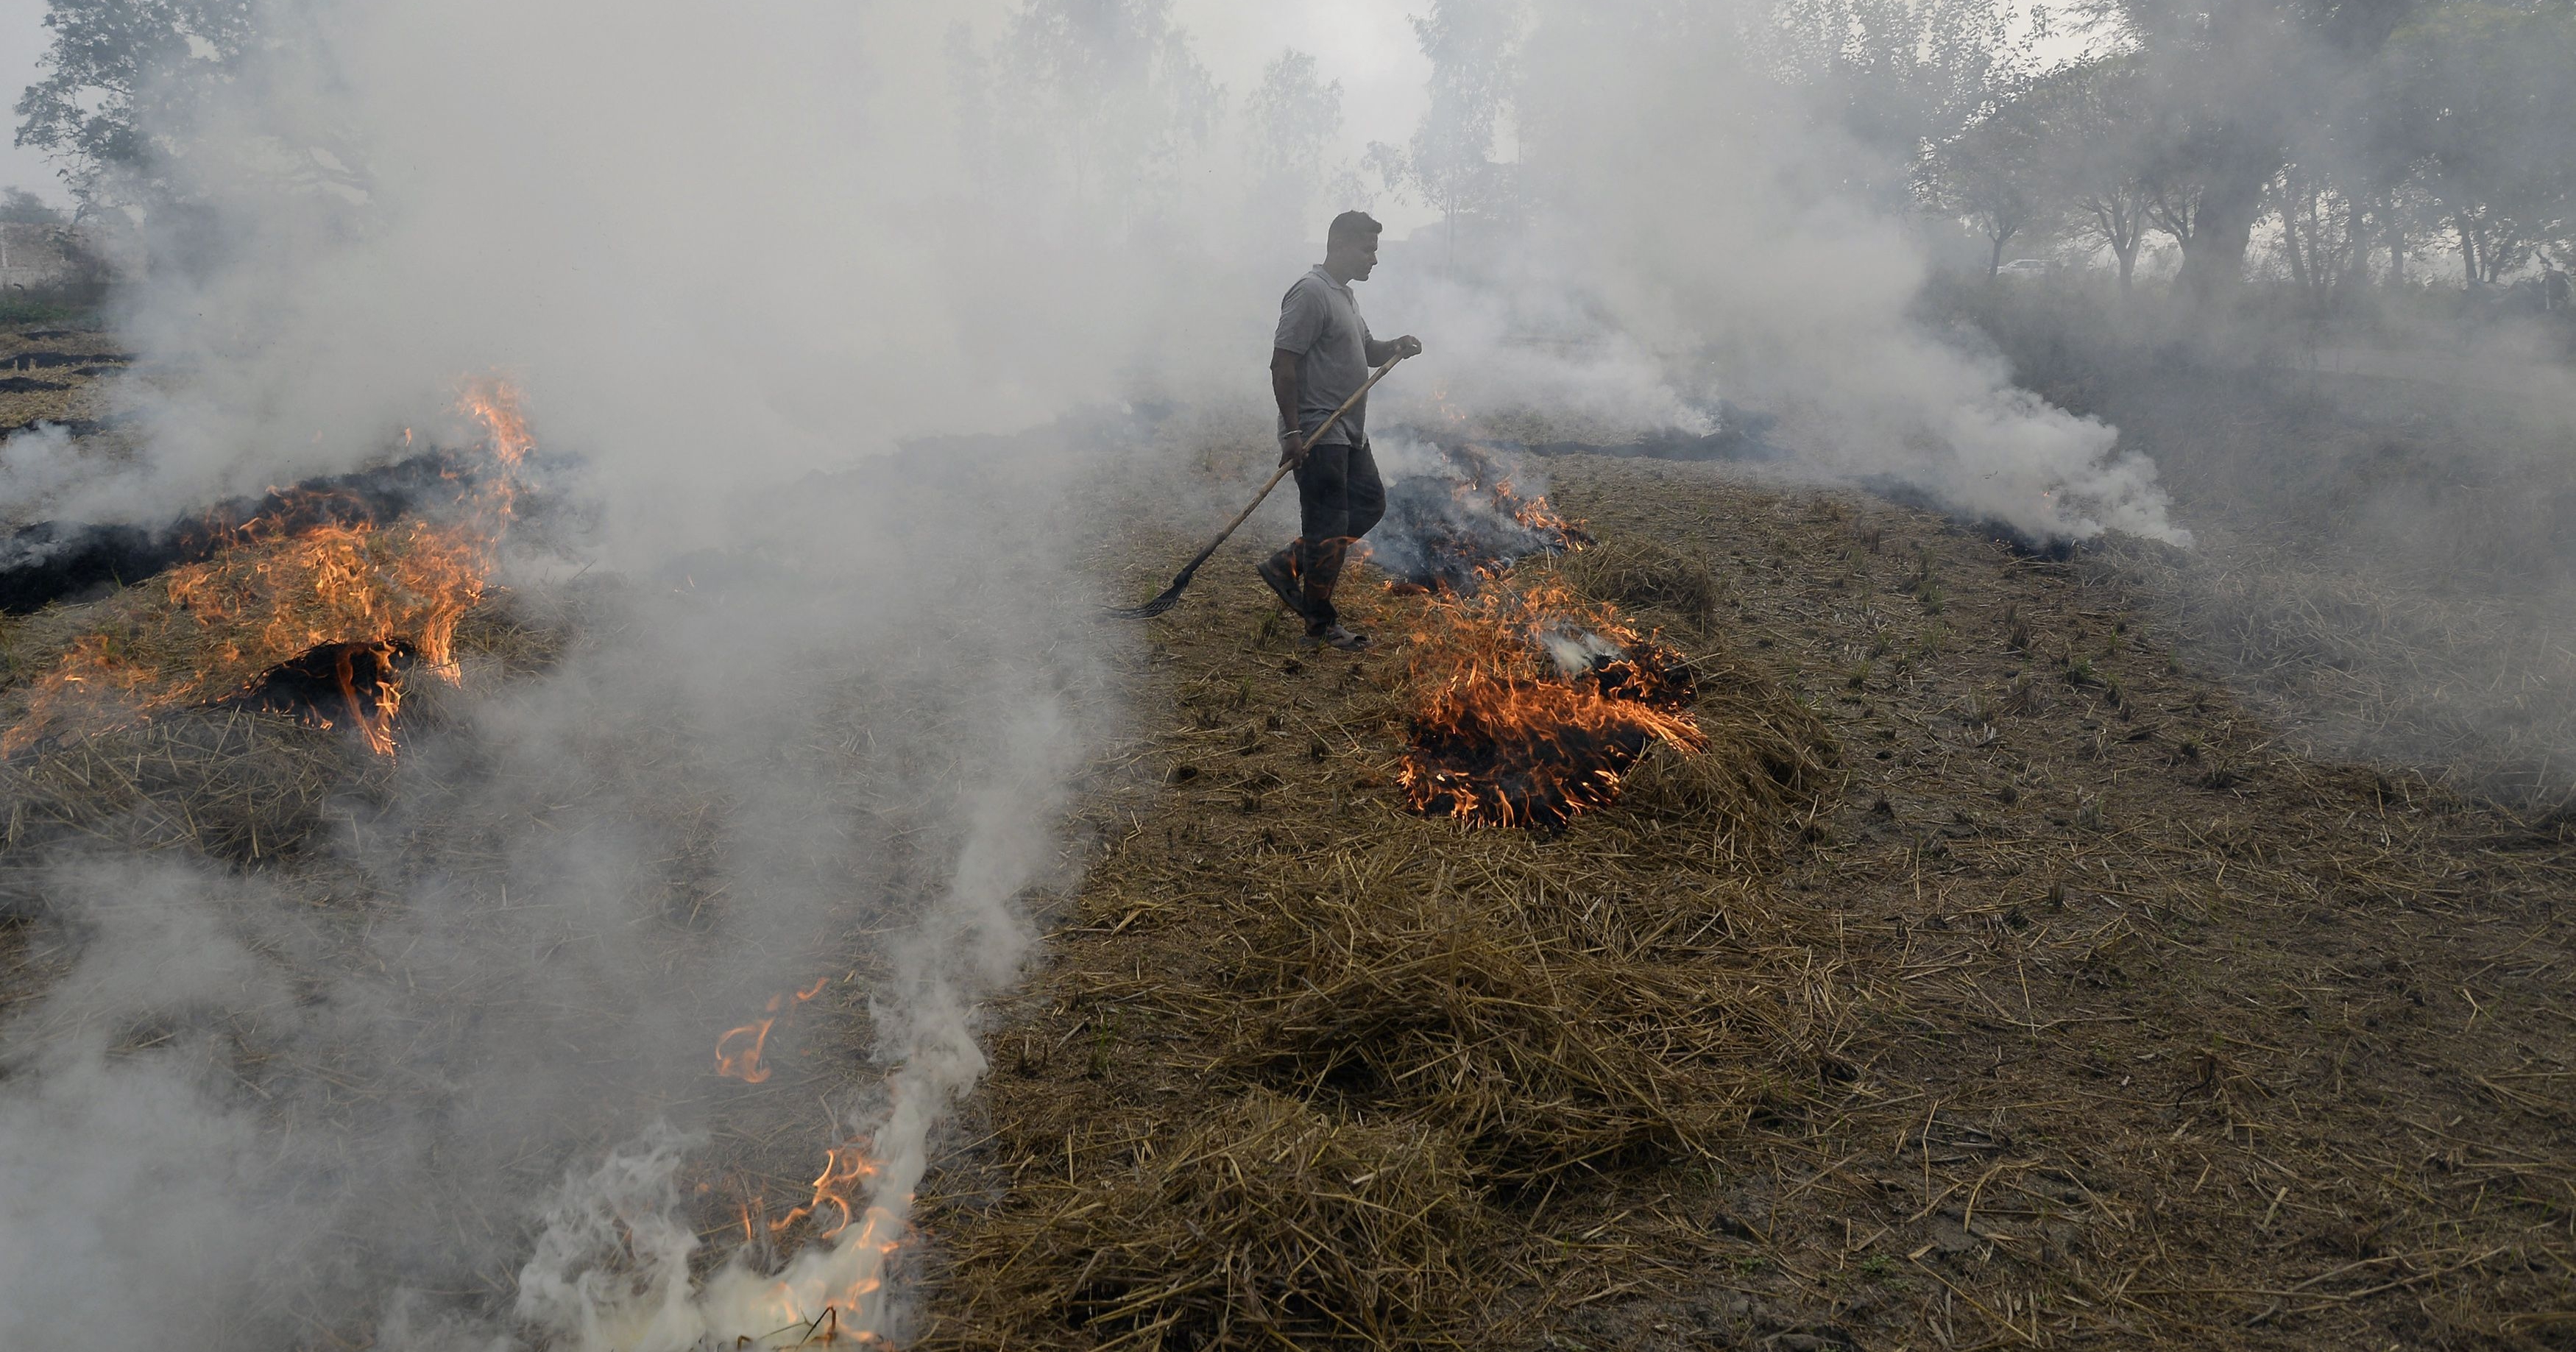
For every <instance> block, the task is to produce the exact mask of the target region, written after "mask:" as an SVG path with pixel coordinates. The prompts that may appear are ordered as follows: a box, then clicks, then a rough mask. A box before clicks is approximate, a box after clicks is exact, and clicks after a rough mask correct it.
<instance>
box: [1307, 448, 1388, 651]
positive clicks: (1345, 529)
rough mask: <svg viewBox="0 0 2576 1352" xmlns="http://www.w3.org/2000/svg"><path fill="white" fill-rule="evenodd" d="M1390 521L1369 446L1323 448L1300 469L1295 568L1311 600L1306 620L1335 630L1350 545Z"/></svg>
mask: <svg viewBox="0 0 2576 1352" xmlns="http://www.w3.org/2000/svg"><path fill="white" fill-rule="evenodd" d="M1384 515H1386V483H1385V481H1384V480H1382V479H1380V478H1378V474H1377V457H1376V456H1374V455H1371V454H1370V453H1369V448H1368V443H1367V442H1361V443H1360V444H1359V445H1357V446H1347V445H1339V444H1335V445H1325V446H1318V447H1316V448H1315V449H1314V450H1312V451H1310V452H1308V453H1307V455H1306V463H1304V464H1302V465H1299V466H1298V467H1297V523H1298V539H1297V543H1296V545H1295V550H1296V554H1295V567H1296V571H1297V576H1298V578H1299V579H1300V581H1301V582H1302V583H1303V586H1304V591H1305V596H1306V616H1307V618H1308V619H1310V620H1313V621H1315V622H1316V623H1318V624H1330V623H1332V622H1333V621H1334V620H1335V619H1336V618H1337V615H1336V613H1335V611H1334V610H1333V587H1334V585H1335V584H1336V583H1338V582H1339V581H1340V580H1341V576H1342V562H1343V560H1344V559H1345V558H1347V557H1348V555H1349V553H1350V547H1351V545H1352V544H1353V543H1354V542H1356V541H1357V540H1358V539H1359V538H1360V537H1361V536H1363V535H1366V534H1368V533H1369V528H1370V527H1372V526H1375V525H1376V524H1377V522H1378V518H1379V517H1382V516H1384Z"/></svg>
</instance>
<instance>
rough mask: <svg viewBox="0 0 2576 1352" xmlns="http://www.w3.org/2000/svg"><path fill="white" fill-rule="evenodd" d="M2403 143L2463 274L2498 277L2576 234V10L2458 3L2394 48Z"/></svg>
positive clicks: (2420, 23) (2388, 52)
mask: <svg viewBox="0 0 2576 1352" xmlns="http://www.w3.org/2000/svg"><path fill="white" fill-rule="evenodd" d="M2383 58H2384V60H2383V64H2382V68H2381V69H2382V80H2383V83H2384V85H2385V86H2386V88H2387V89H2388V91H2389V92H2388V102H2389V103H2390V105H2391V112H2390V114H2389V121H2390V122H2391V124H2392V125H2393V126H2394V127H2396V128H2397V129H2398V130H2397V132H2396V133H2395V136H2394V137H2393V138H2392V139H2395V140H2396V142H2397V144H2399V145H2401V146H2402V147H2403V148H2404V150H2405V151H2406V152H2407V153H2408V154H2409V155H2410V156H2411V157H2412V158H2413V162H2414V166H2415V169H2416V175H2415V176H2416V181H2417V183H2418V185H2419V186H2420V188H2421V190H2422V191H2423V193H2424V195H2425V196H2426V197H2427V198H2428V199H2429V200H2430V201H2431V203H2433V204H2434V207H2435V210H2436V211H2437V213H2438V215H2439V217H2440V219H2441V221H2442V223H2443V224H2444V225H2445V226H2446V227H2448V229H2449V230H2450V232H2452V233H2453V234H2454V235H2455V237H2456V238H2457V239H2458V241H2459V250H2460V264H2461V270H2462V273H2463V275H2464V277H2465V278H2466V279H2467V280H2468V281H2470V282H2472V283H2475V282H2487V283H2493V282H2496V281H2499V280H2501V279H2502V278H2503V277H2505V276H2507V275H2508V274H2510V273H2512V272H2513V271H2514V270H2516V269H2518V268H2520V267H2522V266H2523V265H2525V264H2526V263H2528V262H2529V261H2530V260H2531V259H2532V257H2533V256H2534V255H2535V254H2536V253H2538V252H2540V251H2542V250H2544V249H2551V248H2556V249H2559V250H2562V251H2563V250H2564V249H2565V248H2566V245H2567V243H2568V241H2569V239H2570V237H2571V236H2576V145H2571V142H2570V138H2569V131H2568V129H2569V128H2570V127H2571V126H2576V80H2571V79H2570V78H2569V75H2568V72H2569V71H2571V70H2576V10H2571V9H2569V8H2568V7H2567V6H2566V5H2563V4H2553V5H2546V6H2536V7H2533V8H2528V9H2525V8H2514V7H2508V6H2503V5H2495V4H2484V3H2454V4H2448V5H2444V6H2441V7H2440V8H2438V9H2434V10H2431V11H2428V12H2426V13H2425V14H2423V15H2422V16H2420V17H2419V18H2417V19H2416V20H2414V21H2413V22H2410V23H2408V24H2406V25H2405V26H2404V27H2402V28H2400V29H2399V30H2398V31H2397V32H2396V33H2395V34H2394V35H2393V36H2392V37H2391V38H2390V40H2389V42H2388V43H2387V46H2386V49H2385V51H2384V52H2383Z"/></svg>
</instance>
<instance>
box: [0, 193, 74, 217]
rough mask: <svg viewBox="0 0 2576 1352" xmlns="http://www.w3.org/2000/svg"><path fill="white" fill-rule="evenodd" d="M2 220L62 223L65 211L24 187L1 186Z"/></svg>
mask: <svg viewBox="0 0 2576 1352" xmlns="http://www.w3.org/2000/svg"><path fill="white" fill-rule="evenodd" d="M0 221H7V222H8V223H10V224H12V225H60V224H62V223H63V213H61V212H60V211H57V210H55V209H54V208H53V207H52V206H50V205H48V204H47V203H46V201H45V199H43V198H41V197H38V196H37V195H35V194H34V193H31V192H29V191H27V190H26V189H24V188H20V187H8V188H0Z"/></svg>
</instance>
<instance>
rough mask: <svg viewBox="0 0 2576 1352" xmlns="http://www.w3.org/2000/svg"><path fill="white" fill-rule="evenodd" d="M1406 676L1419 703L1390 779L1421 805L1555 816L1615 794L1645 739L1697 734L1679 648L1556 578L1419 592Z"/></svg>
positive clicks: (1501, 822)
mask: <svg viewBox="0 0 2576 1352" xmlns="http://www.w3.org/2000/svg"><path fill="white" fill-rule="evenodd" d="M1407 683H1408V685H1410V686H1411V688H1412V689H1413V691H1414V694H1415V699H1416V707H1417V709H1418V712H1417V713H1416V714H1415V715H1414V718H1413V720H1412V729H1411V731H1412V736H1411V745H1410V746H1409V747H1408V748H1407V749H1406V751H1405V754H1404V758H1403V764H1402V766H1401V768H1400V769H1399V770H1398V772H1397V779H1398V781H1399V782H1400V783H1402V785H1403V786H1404V789H1405V792H1406V798H1407V802H1408V805H1409V806H1410V807H1412V809H1413V810H1414V811H1416V812H1422V813H1426V814H1432V815H1444V816H1451V817H1457V818H1460V819H1463V820H1466V821H1472V822H1477V823H1481V824H1486V825H1495V826H1537V827H1543V828H1553V827H1559V826H1563V825H1564V824H1565V823H1566V822H1567V821H1568V820H1570V819H1571V818H1573V817H1574V816H1575V814H1577V813H1580V812H1582V811H1584V810H1586V809H1589V808H1594V807H1599V806H1602V805H1604V804H1607V803H1609V802H1611V801H1612V800H1613V799H1615V798H1617V797H1618V793H1619V783H1620V779H1619V777H1620V774H1621V772H1623V771H1624V770H1626V769H1627V768H1628V767H1629V766H1630V765H1632V764H1634V763H1635V762H1636V760H1637V758H1638V757H1639V756H1641V755H1643V754H1644V753H1645V750H1646V748H1647V747H1648V746H1649V745H1651V744H1653V743H1655V742H1658V741H1661V742H1666V743H1669V744H1671V745H1674V746H1677V747H1682V748H1686V749H1696V748H1698V747H1700V746H1703V745H1705V744H1706V740H1707V739H1706V737H1705V736H1704V735H1703V734H1702V733H1701V732H1700V730H1699V725H1698V724H1697V723H1696V722H1695V721H1693V719H1692V718H1691V716H1690V713H1689V705H1690V703H1691V701H1692V699H1694V698H1695V697H1696V695H1697V689H1696V686H1695V684H1694V682H1693V680H1692V677H1691V675H1690V671H1689V668H1688V667H1687V666H1686V665H1685V664H1684V663H1683V661H1682V659H1681V657H1680V655H1679V654H1678V653H1675V652H1674V651H1672V650H1671V649H1670V648H1668V647H1666V646H1664V645H1663V644H1662V643H1660V642H1658V641H1657V640H1656V639H1655V638H1654V637H1652V636H1650V635H1642V634H1639V633H1638V632H1637V631H1636V630H1635V629H1634V628H1632V627H1630V626H1629V625H1628V624H1627V622H1626V621H1625V620H1623V619H1622V618H1620V616H1619V613H1618V611H1617V610H1616V608H1614V607H1612V606H1609V605H1606V604H1594V603H1588V602H1584V601H1581V600H1579V599H1577V598H1576V597H1575V596H1574V595H1573V594H1572V593H1570V592H1568V591H1567V590H1566V589H1565V588H1564V587H1563V586H1562V585H1560V584H1556V583H1545V584H1538V585H1531V586H1518V585H1512V584H1508V583H1506V584H1503V585H1496V586H1492V587H1489V588H1486V589H1484V590H1482V591H1480V592H1479V593H1478V594H1476V595H1474V596H1434V597H1432V598H1431V600H1430V604H1429V605H1428V606H1427V607H1426V608H1425V610H1424V612H1423V617H1422V623H1421V625H1420V626H1419V627H1418V628H1417V629H1416V631H1415V632H1414V634H1413V649H1412V655H1411V658H1410V661H1409V665H1408V672H1407Z"/></svg>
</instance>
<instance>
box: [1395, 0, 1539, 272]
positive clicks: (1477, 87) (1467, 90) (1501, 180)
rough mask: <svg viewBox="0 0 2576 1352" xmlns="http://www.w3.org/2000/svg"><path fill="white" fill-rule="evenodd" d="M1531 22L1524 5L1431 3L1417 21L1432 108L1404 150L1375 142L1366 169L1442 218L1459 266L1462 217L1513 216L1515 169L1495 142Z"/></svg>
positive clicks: (1489, 0) (1500, 0)
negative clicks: (1427, 61)
mask: <svg viewBox="0 0 2576 1352" xmlns="http://www.w3.org/2000/svg"><path fill="white" fill-rule="evenodd" d="M1527 21H1528V16H1527V14H1526V13H1525V12H1524V10H1523V8H1522V6H1521V4H1520V3H1519V2H1518V0H1432V5H1431V12H1430V14H1428V15H1426V16H1422V17H1417V18H1415V19H1414V20H1413V35H1414V39H1415V41H1416V42H1418V43H1419V44H1420V45H1421V47H1422V54H1423V55H1424V56H1427V57H1429V58H1431V80H1430V94H1431V106H1430V107H1429V108H1427V109H1425V110H1424V111H1423V114H1422V121H1421V123H1420V124H1419V125H1418V126H1416V127H1415V128H1414V132H1413V139H1412V140H1411V141H1410V142H1408V143H1407V144H1406V145H1405V146H1403V147H1402V148H1398V147H1395V146H1391V145H1388V144H1385V143H1384V142H1377V143H1373V144H1371V145H1370V146H1369V151H1368V158H1367V163H1368V165H1369V167H1371V168H1373V169H1375V170H1376V171H1377V172H1378V174H1379V175H1380V176H1381V177H1382V178H1383V179H1384V180H1385V182H1386V185H1387V188H1388V189H1389V190H1390V191H1393V192H1396V193H1399V194H1402V193H1412V194H1416V195H1418V196H1419V197H1420V199H1421V200H1422V201H1423V202H1424V203H1425V204H1427V205H1429V206H1431V207H1433V208H1435V209H1436V210H1438V211H1439V212H1440V214H1441V217H1442V219H1443V222H1444V224H1445V228H1446V232H1447V236H1448V240H1447V243H1448V247H1449V254H1450V261H1451V262H1452V263H1453V264H1454V263H1455V262H1456V257H1457V248H1458V223H1459V221H1460V219H1461V218H1475V217H1483V218H1488V219H1494V218H1502V217H1507V216H1509V215H1511V214H1512V211H1513V208H1514V205H1515V197H1516V189H1517V186H1518V185H1517V182H1516V180H1515V176H1514V174H1513V172H1512V167H1511V166H1509V165H1504V164H1497V163H1495V162H1494V159H1493V152H1494V141H1495V137H1496V134H1497V132H1498V130H1499V128H1500V126H1501V124H1502V121H1503V118H1504V115H1505V114H1506V113H1507V112H1508V111H1509V110H1510V109H1511V107H1512V106H1513V86H1514V83H1515V81H1516V79H1517V74H1518V60H1517V58H1518V48H1519V45H1520V39H1521V33H1522V30H1523V29H1524V28H1525V27H1526V25H1527Z"/></svg>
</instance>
